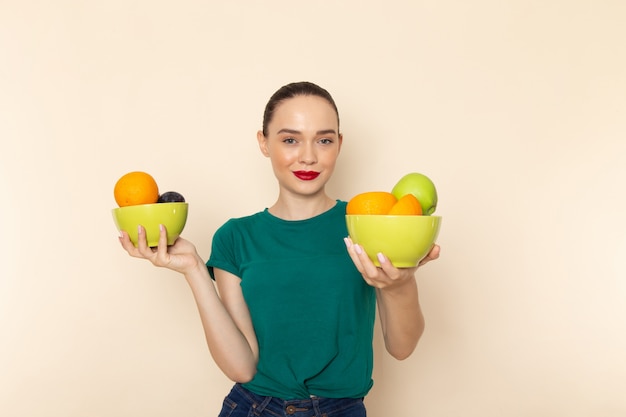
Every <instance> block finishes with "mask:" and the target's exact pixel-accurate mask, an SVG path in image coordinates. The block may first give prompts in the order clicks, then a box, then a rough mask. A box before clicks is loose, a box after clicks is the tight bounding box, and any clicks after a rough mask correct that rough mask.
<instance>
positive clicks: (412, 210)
mask: <svg viewBox="0 0 626 417" xmlns="http://www.w3.org/2000/svg"><path fill="white" fill-rule="evenodd" d="M387 214H389V215H390V216H398V215H409V216H419V215H421V214H422V206H421V205H420V202H419V201H418V200H417V198H416V197H415V196H414V195H413V194H405V195H403V196H402V197H400V198H399V199H398V202H397V203H396V204H394V205H393V207H391V210H389V213H387Z"/></svg>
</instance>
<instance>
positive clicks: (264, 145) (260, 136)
mask: <svg viewBox="0 0 626 417" xmlns="http://www.w3.org/2000/svg"><path fill="white" fill-rule="evenodd" d="M256 140H257V141H258V142H259V149H261V153H262V154H263V155H265V156H267V157H269V156H270V153H269V150H268V149H267V138H266V137H265V135H264V134H263V131H262V130H259V131H258V132H256Z"/></svg>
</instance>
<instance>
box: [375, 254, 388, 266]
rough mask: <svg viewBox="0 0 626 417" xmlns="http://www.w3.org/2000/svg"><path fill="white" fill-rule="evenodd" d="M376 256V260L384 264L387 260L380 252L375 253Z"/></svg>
mask: <svg viewBox="0 0 626 417" xmlns="http://www.w3.org/2000/svg"><path fill="white" fill-rule="evenodd" d="M376 257H377V258H378V262H380V263H381V264H384V263H385V262H386V261H387V260H386V259H385V255H383V254H382V253H380V252H379V253H378V254H377V255H376Z"/></svg>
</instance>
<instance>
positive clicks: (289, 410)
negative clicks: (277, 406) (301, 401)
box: [285, 405, 296, 414]
mask: <svg viewBox="0 0 626 417" xmlns="http://www.w3.org/2000/svg"><path fill="white" fill-rule="evenodd" d="M285 411H286V412H287V414H296V407H295V406H293V405H289V406H287V408H286V409H285Z"/></svg>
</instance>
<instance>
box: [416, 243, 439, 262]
mask: <svg viewBox="0 0 626 417" xmlns="http://www.w3.org/2000/svg"><path fill="white" fill-rule="evenodd" d="M440 252H441V248H440V247H439V245H433V247H432V248H431V249H430V252H428V255H426V257H425V258H424V259H422V260H421V261H420V263H419V266H422V265H425V264H427V263H428V262H430V261H434V260H435V259H437V258H439V253H440Z"/></svg>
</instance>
